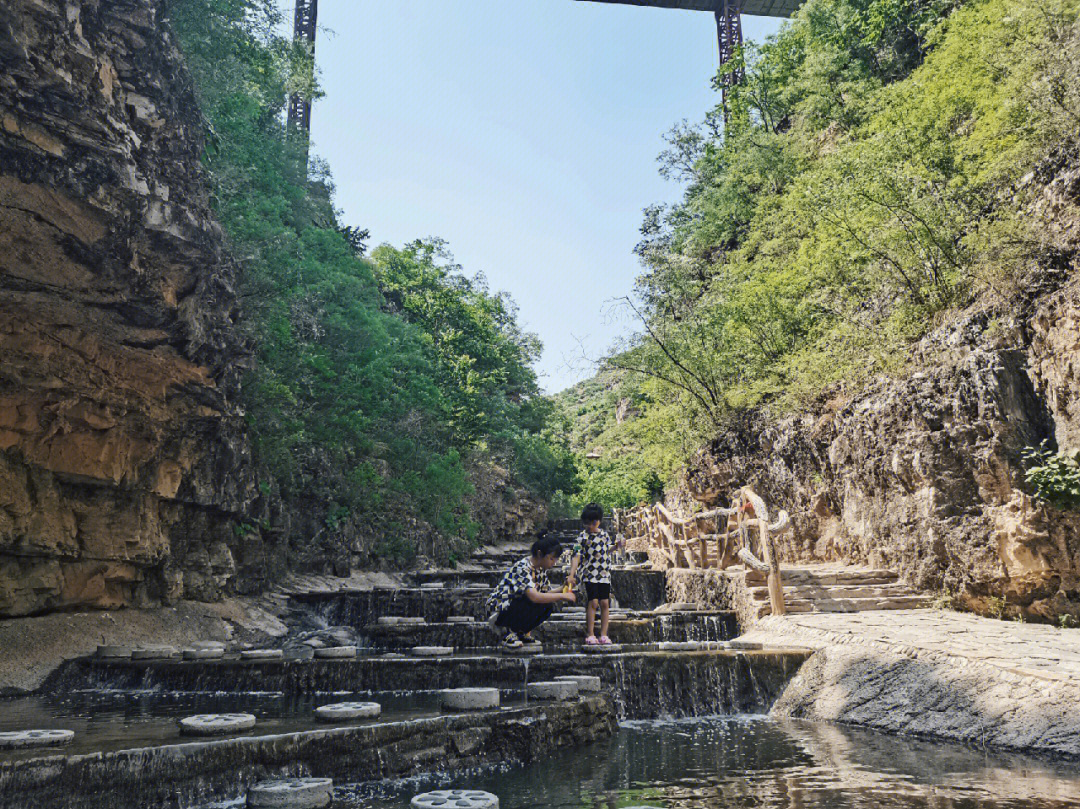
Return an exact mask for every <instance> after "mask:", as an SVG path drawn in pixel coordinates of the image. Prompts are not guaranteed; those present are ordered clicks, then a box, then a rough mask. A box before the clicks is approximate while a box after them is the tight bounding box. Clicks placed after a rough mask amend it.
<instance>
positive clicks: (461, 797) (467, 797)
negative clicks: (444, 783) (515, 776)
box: [412, 789, 499, 809]
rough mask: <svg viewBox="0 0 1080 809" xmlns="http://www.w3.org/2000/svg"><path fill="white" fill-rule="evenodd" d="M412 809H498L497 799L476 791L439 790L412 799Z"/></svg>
mask: <svg viewBox="0 0 1080 809" xmlns="http://www.w3.org/2000/svg"><path fill="white" fill-rule="evenodd" d="M412 806H413V809H499V799H498V798H497V797H495V796H494V795H492V794H491V793H490V792H481V791H480V790H478V789H439V790H436V791H435V792H425V793H423V794H422V795H417V796H416V797H415V798H413V799H412Z"/></svg>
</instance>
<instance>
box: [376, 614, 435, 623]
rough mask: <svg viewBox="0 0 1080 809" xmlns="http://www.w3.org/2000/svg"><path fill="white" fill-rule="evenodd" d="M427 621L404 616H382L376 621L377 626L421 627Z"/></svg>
mask: <svg viewBox="0 0 1080 809" xmlns="http://www.w3.org/2000/svg"><path fill="white" fill-rule="evenodd" d="M426 623H427V621H426V620H424V619H423V618H412V617H408V616H405V615H384V616H382V617H381V618H379V620H378V624H379V626H421V625H423V624H426Z"/></svg>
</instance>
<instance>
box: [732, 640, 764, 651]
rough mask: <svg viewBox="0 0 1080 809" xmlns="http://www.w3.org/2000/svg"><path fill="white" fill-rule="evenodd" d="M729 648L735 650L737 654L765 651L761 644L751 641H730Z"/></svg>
mask: <svg viewBox="0 0 1080 809" xmlns="http://www.w3.org/2000/svg"><path fill="white" fill-rule="evenodd" d="M727 648H729V649H733V650H735V651H737V652H756V651H757V650H759V649H764V648H765V647H764V646H762V645H761V644H760V643H756V642H754V641H750V640H729V641H728V642H727Z"/></svg>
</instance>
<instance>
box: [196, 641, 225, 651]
mask: <svg viewBox="0 0 1080 809" xmlns="http://www.w3.org/2000/svg"><path fill="white" fill-rule="evenodd" d="M187 648H189V649H222V650H224V649H225V641H221V640H197V641H195V642H193V643H189V644H188V645H187Z"/></svg>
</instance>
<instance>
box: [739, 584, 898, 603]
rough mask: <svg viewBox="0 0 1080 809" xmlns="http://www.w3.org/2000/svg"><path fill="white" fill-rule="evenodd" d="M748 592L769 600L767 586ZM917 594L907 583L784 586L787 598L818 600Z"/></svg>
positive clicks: (758, 598) (755, 597)
mask: <svg viewBox="0 0 1080 809" xmlns="http://www.w3.org/2000/svg"><path fill="white" fill-rule="evenodd" d="M747 592H749V593H750V597H751V598H752V599H754V601H768V600H769V588H768V587H766V586H761V587H749V588H747ZM908 595H917V593H916V592H915V591H914V590H912V589H911V588H910V587H908V586H907V585H906V584H899V583H894V584H880V585H873V586H863V585H857V584H849V585H836V586H831V587H811V586H808V585H796V586H792V587H784V598H785V599H800V598H805V599H810V600H813V601H816V600H825V601H828V600H833V599H838V598H839V599H847V598H893V597H896V596H908Z"/></svg>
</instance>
